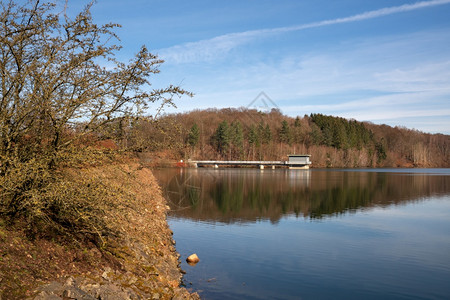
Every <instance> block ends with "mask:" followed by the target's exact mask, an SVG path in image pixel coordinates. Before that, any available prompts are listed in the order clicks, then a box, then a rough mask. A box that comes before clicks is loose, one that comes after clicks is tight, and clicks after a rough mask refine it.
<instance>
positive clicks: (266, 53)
mask: <svg viewBox="0 0 450 300" xmlns="http://www.w3.org/2000/svg"><path fill="white" fill-rule="evenodd" d="M71 2H72V4H71ZM73 2H74V1H69V5H74V4H73ZM78 3H79V2H78ZM78 3H77V4H76V5H78ZM92 12H93V16H94V20H95V21H96V22H97V23H105V22H114V23H119V24H121V25H122V26H123V27H122V28H121V29H120V30H118V35H119V36H120V37H121V40H122V44H123V46H124V48H123V50H122V51H121V52H120V58H121V59H123V60H128V59H130V58H131V57H132V55H133V54H134V53H136V52H137V51H138V49H139V48H140V46H141V45H143V44H145V45H146V46H147V47H148V48H149V49H150V50H151V52H152V53H155V54H158V55H159V56H160V57H161V58H163V59H164V60H165V61H166V62H165V63H164V64H163V65H162V66H161V74H159V75H158V76H157V77H155V80H154V86H155V87H160V86H164V85H167V84H170V83H173V84H179V85H181V86H182V87H183V88H185V89H187V90H189V91H192V92H193V93H195V96H194V98H182V99H180V100H178V101H177V102H176V103H177V106H178V108H177V109H176V110H174V109H168V110H167V112H182V111H189V110H192V109H203V108H210V107H215V108H223V107H258V105H259V104H258V101H259V100H258V101H254V100H255V98H256V97H257V96H258V95H259V94H260V93H261V92H264V93H265V95H267V96H268V97H269V98H270V99H271V100H272V102H273V104H272V102H270V103H271V104H270V105H273V106H277V107H278V108H279V109H280V110H281V111H282V112H283V113H284V114H286V115H290V116H297V115H299V116H303V115H305V114H308V115H309V114H310V113H322V114H327V115H334V116H341V117H345V118H349V119H350V118H352V119H356V120H359V121H371V122H373V123H376V124H388V125H391V126H405V127H407V128H411V129H413V128H414V129H418V130H420V131H425V132H432V133H437V132H439V133H445V134H450V17H449V16H450V0H424V1H411V0H409V1H408V0H390V1H387V0H376V1H374V0H340V1H329V0H304V1H301V0H297V1H288V0H279V1H275V0H272V1H268V0H239V1H235V0H227V1H199V0H192V1H178V0H177V1H165V0H153V1H152V0H148V1H147V0H129V1H122V0H97V4H96V5H95V6H94V8H93V10H92ZM266 103H267V102H266ZM260 106H261V105H260ZM261 108H262V107H261ZM149 113H150V114H151V113H152V111H150V112H149Z"/></svg>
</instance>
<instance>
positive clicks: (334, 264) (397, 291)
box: [154, 168, 450, 299]
mask: <svg viewBox="0 0 450 300" xmlns="http://www.w3.org/2000/svg"><path fill="white" fill-rule="evenodd" d="M154 174H155V176H156V177H157V178H158V180H159V181H160V183H161V185H162V187H163V191H164V193H165V196H166V197H167V199H168V201H169V202H170V206H171V213H170V215H169V217H168V222H169V225H170V227H171V229H172V230H173V232H174V239H175V241H176V248H177V251H178V252H179V253H180V254H181V257H182V258H181V259H182V265H181V267H182V269H183V270H184V271H186V274H185V275H184V279H183V281H184V284H185V285H186V287H187V288H188V289H190V290H192V291H195V292H198V293H199V294H200V296H201V297H202V298H203V299H450V169H364V170H362V169H356V170H353V169H348V170H347V169H342V170H335V169H311V170H287V169H276V170H259V169H232V168H229V169H226V168H223V169H207V168H199V169H162V170H154ZM192 253H196V254H197V255H198V256H199V258H200V262H199V263H198V264H196V265H195V266H190V265H188V264H187V263H186V262H185V259H186V257H187V256H189V255H190V254H192Z"/></svg>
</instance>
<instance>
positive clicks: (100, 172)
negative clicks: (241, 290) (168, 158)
mask: <svg viewBox="0 0 450 300" xmlns="http://www.w3.org/2000/svg"><path fill="white" fill-rule="evenodd" d="M74 173H76V174H77V176H86V177H89V176H96V177H97V178H101V179H102V181H104V182H105V184H106V183H108V184H110V185H114V186H116V187H117V188H120V189H122V190H123V191H125V192H126V193H128V194H129V196H130V197H126V199H117V207H116V209H112V210H111V211H108V213H107V214H106V215H105V216H104V217H105V218H106V219H107V220H108V221H109V222H111V224H113V225H114V227H115V228H116V229H117V232H118V233H119V234H118V235H117V236H115V237H112V238H111V237H110V238H109V239H108V240H107V241H105V244H104V247H100V248H99V247H98V246H94V245H89V244H67V243H66V244H61V243H60V242H55V241H49V240H39V239H36V240H30V239H29V238H27V237H26V236H25V234H24V233H23V232H22V231H21V230H20V229H18V228H20V227H17V226H16V227H14V228H11V227H8V226H7V225H5V224H3V222H1V220H0V245H2V247H1V248H0V300H6V299H23V298H27V299H36V300H44V299H46V300H47V299H48V300H50V299H52V300H53V299H102V300H105V299H109V300H116V299H117V300H119V299H199V296H198V295H197V294H196V293H190V292H189V291H188V290H186V289H185V288H183V287H180V284H181V279H182V275H181V270H180V268H179V263H180V257H179V254H178V253H177V252H176V250H175V247H174V240H173V238H172V232H171V230H170V229H169V227H168V225H167V221H166V213H167V211H168V209H169V208H168V206H167V204H166V200H165V199H164V198H163V196H162V193H161V190H160V187H159V186H158V183H157V181H156V179H155V178H154V177H153V175H152V173H151V171H150V170H149V169H146V168H143V167H142V166H140V165H139V164H137V163H132V164H129V163H128V164H121V165H109V166H101V167H90V168H87V169H81V170H74Z"/></svg>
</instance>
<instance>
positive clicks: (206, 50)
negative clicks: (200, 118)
mask: <svg viewBox="0 0 450 300" xmlns="http://www.w3.org/2000/svg"><path fill="white" fill-rule="evenodd" d="M449 3H450V0H431V1H421V2H416V3H413V4H404V5H400V6H394V7H386V8H381V9H377V10H372V11H368V12H364V13H361V14H357V15H353V16H349V17H344V18H336V19H330V20H324V21H319V22H312V23H308V24H303V25H298V26H289V27H279V28H272V29H260V30H250V31H244V32H236V33H229V34H224V35H220V36H217V37H214V38H211V39H206V40H201V41H197V42H190V43H185V44H182V45H176V46H173V47H170V48H165V49H160V50H159V51H157V52H159V54H160V56H161V57H162V58H163V59H166V60H167V61H168V62H169V63H189V62H198V61H210V60H214V59H215V58H217V57H219V56H223V55H224V54H225V53H227V52H229V51H230V50H232V49H233V48H235V47H238V46H239V45H242V44H245V43H248V42H249V41H251V40H253V39H255V38H259V37H264V36H267V35H271V34H277V33H283V32H292V31H301V30H306V29H310V28H316V27H323V26H330V25H336V24H342V23H351V22H358V21H364V20H369V19H374V18H379V17H383V16H388V15H392V14H397V13H403V12H408V11H413V10H419V9H424V8H428V7H433V6H438V5H444V4H449Z"/></svg>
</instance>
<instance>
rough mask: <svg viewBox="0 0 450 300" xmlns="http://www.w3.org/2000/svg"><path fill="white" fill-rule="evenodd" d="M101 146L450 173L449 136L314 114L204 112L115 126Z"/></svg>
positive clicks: (175, 156)
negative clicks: (306, 158) (299, 157)
mask: <svg viewBox="0 0 450 300" xmlns="http://www.w3.org/2000/svg"><path fill="white" fill-rule="evenodd" d="M125 125H126V126H125ZM100 138H101V139H111V140H114V141H115V142H116V143H117V146H118V147H122V148H123V147H127V148H128V149H132V150H133V151H137V152H141V153H146V152H150V153H152V154H153V155H154V156H156V157H159V158H161V159H172V160H180V159H184V160H187V159H193V160H286V159H287V155H288V154H310V155H311V161H312V163H313V164H312V167H313V168H314V167H316V168H323V167H328V168H330V167H331V168H361V167H419V168H429V167H442V168H447V167H450V155H449V149H450V136H448V135H444V134H430V133H424V132H420V131H417V130H414V129H408V128H404V127H391V126H388V125H376V124H373V123H369V122H359V121H356V120H348V119H344V118H340V117H334V116H326V115H323V114H319V113H317V114H311V115H305V116H303V117H300V116H298V117H295V118H294V117H289V116H286V115H283V114H282V113H281V112H280V111H279V110H277V109H272V110H271V111H270V112H261V111H258V110H255V109H247V108H237V109H236V108H227V109H206V110H194V111H191V112H187V113H177V114H168V115H165V116H163V117H160V118H158V119H154V118H151V117H148V118H141V119H138V120H135V121H133V122H131V123H128V124H124V123H123V122H120V121H117V122H115V123H112V124H111V126H110V127H109V128H108V129H107V130H106V131H104V132H102V133H101V135H100Z"/></svg>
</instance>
